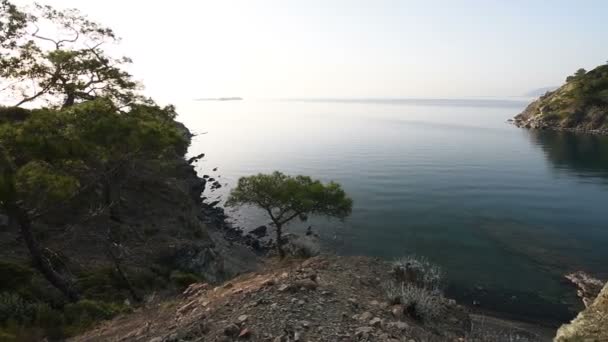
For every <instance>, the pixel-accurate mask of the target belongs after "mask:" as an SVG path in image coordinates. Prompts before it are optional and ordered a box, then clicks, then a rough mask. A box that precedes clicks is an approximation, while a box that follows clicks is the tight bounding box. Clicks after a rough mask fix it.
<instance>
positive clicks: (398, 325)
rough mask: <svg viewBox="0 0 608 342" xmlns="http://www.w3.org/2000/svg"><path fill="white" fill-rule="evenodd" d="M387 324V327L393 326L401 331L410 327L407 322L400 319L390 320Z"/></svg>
mask: <svg viewBox="0 0 608 342" xmlns="http://www.w3.org/2000/svg"><path fill="white" fill-rule="evenodd" d="M387 326H388V327H389V328H394V329H397V330H401V331H403V330H407V329H408V328H409V327H410V326H409V325H408V324H407V323H405V322H401V321H397V322H390V323H389V324H387Z"/></svg>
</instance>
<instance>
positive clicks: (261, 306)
mask: <svg viewBox="0 0 608 342" xmlns="http://www.w3.org/2000/svg"><path fill="white" fill-rule="evenodd" d="M389 269H390V267H389V265H388V264H387V263H385V262H383V261H380V260H376V259H370V258H365V257H336V256H322V257H315V258H311V259H307V260H304V261H302V260H287V261H282V262H280V261H278V260H274V259H272V260H268V261H267V262H266V264H265V266H264V267H263V269H262V270H261V271H258V272H253V273H248V274H244V275H241V276H239V277H237V278H235V279H232V280H230V281H229V282H226V283H224V284H223V285H220V286H212V285H209V284H206V283H197V284H193V285H191V286H190V287H189V288H188V289H187V290H186V291H185V292H184V293H183V295H182V296H181V297H180V298H178V299H175V300H173V301H170V302H155V301H151V302H149V303H148V304H147V305H146V306H145V307H142V308H140V309H137V310H136V312H134V313H133V314H130V315H127V316H122V317H118V318H116V319H114V320H112V321H108V322H105V323H103V324H101V325H100V326H98V327H97V328H96V329H94V330H92V331H90V332H88V333H87V334H85V335H82V336H79V337H77V338H75V339H73V341H146V342H168V341H241V340H249V341H272V342H285V341H394V342H397V341H408V342H409V341H465V340H466V341H501V340H505V341H510V340H511V341H533V340H542V339H539V338H536V337H535V336H534V335H533V334H530V333H528V332H525V331H522V330H520V328H518V327H516V326H506V325H505V324H504V322H502V321H499V320H496V321H493V320H486V321H484V322H482V324H481V325H480V322H481V321H480V318H479V317H477V318H473V320H471V317H470V316H469V314H468V312H467V310H466V309H465V308H463V307H461V306H459V305H457V304H456V303H455V302H454V301H448V303H447V304H446V305H447V308H446V310H445V311H444V313H443V315H442V317H438V318H436V319H433V320H429V321H420V320H416V319H413V318H412V317H410V316H409V315H408V314H407V312H406V310H404V307H402V306H401V305H389V303H387V301H386V297H385V293H384V290H383V283H384V282H385V281H387V279H388V277H390V275H389ZM481 319H483V318H481ZM472 326H473V327H475V326H477V331H472V330H471V327H472ZM480 327H482V328H483V331H481V330H480ZM506 328H508V330H510V331H509V332H504V330H505V329H506ZM474 329H475V328H474ZM503 338H504V339H503ZM516 338H517V339H516Z"/></svg>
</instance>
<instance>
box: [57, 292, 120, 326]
mask: <svg viewBox="0 0 608 342" xmlns="http://www.w3.org/2000/svg"><path fill="white" fill-rule="evenodd" d="M127 311H128V308H127V307H125V306H124V305H119V304H115V303H106V302H100V301H94V300H89V299H83V300H81V301H79V302H77V303H70V304H67V305H66V306H65V308H64V315H65V320H66V323H67V324H69V325H71V326H72V327H73V328H75V329H77V330H78V329H84V328H87V327H89V326H90V325H91V324H93V323H95V322H96V321H100V320H106V319H110V318H112V317H114V316H116V315H118V314H120V313H124V312H127Z"/></svg>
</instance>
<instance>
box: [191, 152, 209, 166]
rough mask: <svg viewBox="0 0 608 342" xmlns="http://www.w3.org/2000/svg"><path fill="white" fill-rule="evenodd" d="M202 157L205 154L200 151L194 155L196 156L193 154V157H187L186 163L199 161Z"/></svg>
mask: <svg viewBox="0 0 608 342" xmlns="http://www.w3.org/2000/svg"><path fill="white" fill-rule="evenodd" d="M204 157H205V154H204V153H201V154H199V155H196V156H194V157H192V158H190V159H188V164H193V163H195V162H197V161H199V160H200V159H202V158H204Z"/></svg>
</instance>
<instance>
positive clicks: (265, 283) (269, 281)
mask: <svg viewBox="0 0 608 342" xmlns="http://www.w3.org/2000/svg"><path fill="white" fill-rule="evenodd" d="M275 283H276V282H275V281H274V279H272V278H270V279H266V280H264V281H263V282H262V286H265V287H270V286H273V285H274V284H275Z"/></svg>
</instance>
